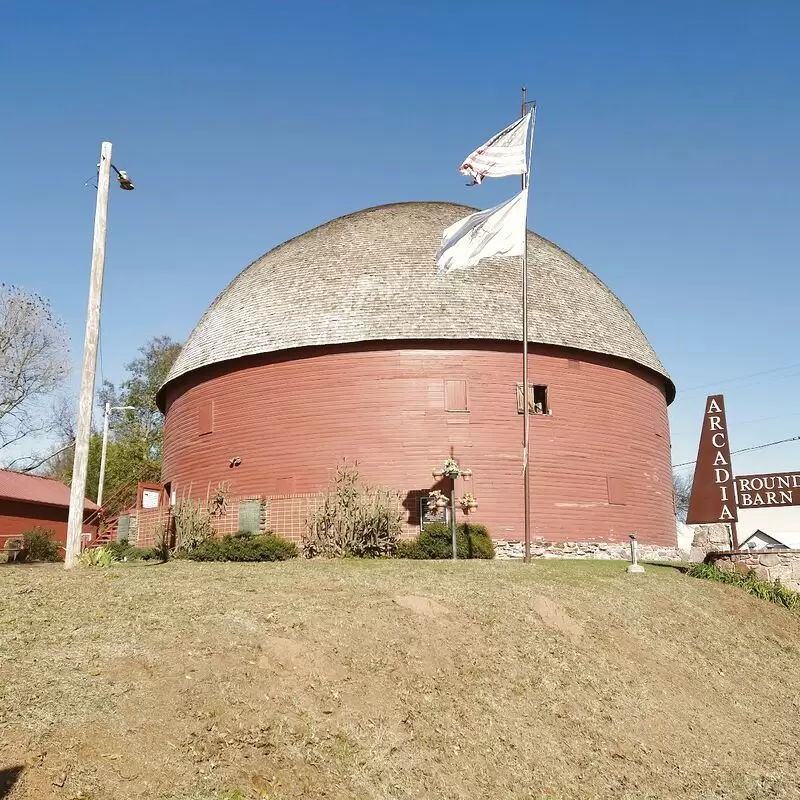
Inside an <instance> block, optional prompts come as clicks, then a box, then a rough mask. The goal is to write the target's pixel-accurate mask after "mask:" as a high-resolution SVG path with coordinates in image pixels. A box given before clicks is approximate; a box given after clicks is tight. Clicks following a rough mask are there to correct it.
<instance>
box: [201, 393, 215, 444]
mask: <svg viewBox="0 0 800 800" xmlns="http://www.w3.org/2000/svg"><path fill="white" fill-rule="evenodd" d="M213 431H214V401H213V400H205V401H204V402H202V403H200V414H199V417H198V425H197V435H198V436H205V435H206V434H207V433H213Z"/></svg>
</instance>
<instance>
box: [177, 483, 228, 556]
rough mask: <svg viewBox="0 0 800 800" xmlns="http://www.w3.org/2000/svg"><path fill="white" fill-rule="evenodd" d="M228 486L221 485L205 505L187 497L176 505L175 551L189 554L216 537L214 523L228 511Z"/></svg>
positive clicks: (225, 484)
mask: <svg viewBox="0 0 800 800" xmlns="http://www.w3.org/2000/svg"><path fill="white" fill-rule="evenodd" d="M228 491H229V490H228V484H227V483H221V484H219V486H217V488H216V489H215V490H214V493H213V494H212V495H211V497H210V498H209V499H208V500H207V501H206V502H205V503H203V502H202V501H200V500H194V499H192V498H191V497H187V498H185V499H184V500H180V501H179V502H178V503H176V504H175V509H174V511H173V517H174V519H175V549H176V550H181V551H184V552H189V551H191V550H194V549H195V548H196V547H199V546H200V545H201V544H202V543H203V542H205V541H206V540H207V539H209V538H211V537H212V536H214V532H215V531H214V521H215V520H216V519H219V518H220V517H223V516H224V515H225V514H226V512H227V509H228Z"/></svg>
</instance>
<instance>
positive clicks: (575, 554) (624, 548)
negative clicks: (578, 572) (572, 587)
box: [494, 539, 686, 561]
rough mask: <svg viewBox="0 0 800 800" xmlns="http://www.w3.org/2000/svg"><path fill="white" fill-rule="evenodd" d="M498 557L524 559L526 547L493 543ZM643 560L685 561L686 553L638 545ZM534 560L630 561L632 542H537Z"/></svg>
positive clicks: (673, 548)
mask: <svg viewBox="0 0 800 800" xmlns="http://www.w3.org/2000/svg"><path fill="white" fill-rule="evenodd" d="M494 551H495V558H504V559H513V558H523V557H524V555H525V545H524V544H523V543H522V542H518V541H507V540H503V539H497V540H495V542H494ZM638 553H639V559H640V560H641V561H686V554H685V553H681V551H680V550H678V548H677V547H657V546H654V545H646V544H639V545H638ZM531 558H583V559H590V558H596V559H604V560H616V561H630V560H631V545H630V542H624V543H613V542H545V541H542V540H541V539H536V540H534V541H533V542H531Z"/></svg>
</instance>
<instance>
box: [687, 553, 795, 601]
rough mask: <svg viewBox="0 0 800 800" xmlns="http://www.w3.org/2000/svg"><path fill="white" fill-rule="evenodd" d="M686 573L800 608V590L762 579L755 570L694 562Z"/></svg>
mask: <svg viewBox="0 0 800 800" xmlns="http://www.w3.org/2000/svg"><path fill="white" fill-rule="evenodd" d="M686 574H687V575H691V576H692V577H693V578H705V579H707V580H712V581H719V582H720V583H727V584H728V585H730V586H738V587H739V588H740V589H744V590H745V591H746V592H748V593H749V594H752V595H753V596H754V597H758V598H760V599H761V600H767V601H768V602H770V603H775V604H776V605H779V606H783V607H784V608H788V609H791V610H795V609H800V592H794V591H792V590H791V589H787V588H786V587H785V586H783V585H782V584H781V583H780V582H779V581H775V582H774V583H772V582H770V581H762V580H761V579H760V578H758V577H757V576H756V573H755V572H754V571H753V570H750V571H749V572H747V573H746V574H744V575H743V574H742V573H741V572H723V571H722V570H721V569H720V568H719V567H718V566H717V565H716V564H692V566H691V567H689V569H688V570H687V571H686Z"/></svg>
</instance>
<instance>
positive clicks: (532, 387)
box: [517, 383, 552, 415]
mask: <svg viewBox="0 0 800 800" xmlns="http://www.w3.org/2000/svg"><path fill="white" fill-rule="evenodd" d="M528 403H529V404H530V405H529V412H530V413H531V414H537V415H539V414H542V415H549V414H550V413H552V412H551V411H550V402H549V400H548V396H547V387H546V386H544V385H542V384H537V383H529V384H528ZM517 413H518V414H524V413H525V408H524V407H523V405H522V384H521V383H518V384H517Z"/></svg>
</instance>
